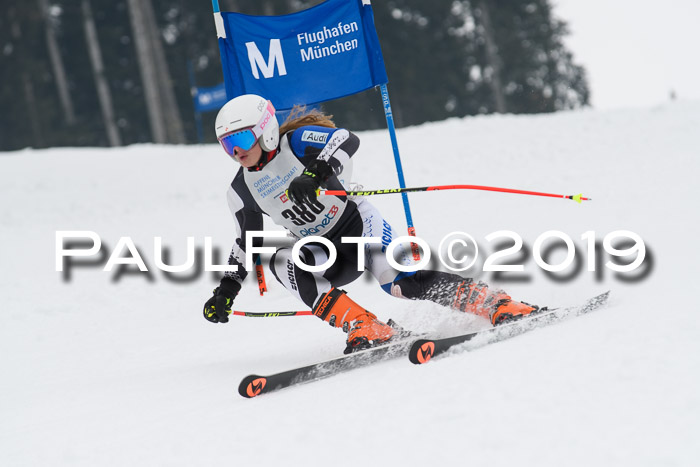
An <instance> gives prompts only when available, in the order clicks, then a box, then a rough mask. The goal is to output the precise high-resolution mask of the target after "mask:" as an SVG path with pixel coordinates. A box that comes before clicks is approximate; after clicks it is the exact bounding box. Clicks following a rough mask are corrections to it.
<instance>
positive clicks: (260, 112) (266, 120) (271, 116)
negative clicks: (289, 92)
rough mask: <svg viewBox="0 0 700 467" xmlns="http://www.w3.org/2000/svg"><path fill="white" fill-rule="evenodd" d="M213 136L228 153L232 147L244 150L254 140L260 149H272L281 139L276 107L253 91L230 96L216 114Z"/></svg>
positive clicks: (251, 144)
mask: <svg viewBox="0 0 700 467" xmlns="http://www.w3.org/2000/svg"><path fill="white" fill-rule="evenodd" d="M216 139H218V140H219V143H221V146H222V147H223V148H224V150H225V151H226V153H227V154H228V155H229V156H232V155H233V148H234V147H239V148H241V149H244V150H246V151H247V150H248V149H250V148H252V147H253V146H254V145H255V142H256V141H257V142H259V143H260V147H261V148H262V150H263V151H265V152H270V151H274V150H275V149H277V144H278V143H279V140H280V135H279V122H278V121H277V117H275V108H274V107H273V105H272V103H271V102H270V101H268V100H267V99H265V98H264V97H260V96H258V95H255V94H244V95H242V96H238V97H235V98H233V99H231V100H230V101H228V102H227V103H226V104H224V106H223V107H221V110H219V113H218V114H217V116H216Z"/></svg>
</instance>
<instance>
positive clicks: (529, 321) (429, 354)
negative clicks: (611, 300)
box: [408, 291, 610, 365]
mask: <svg viewBox="0 0 700 467" xmlns="http://www.w3.org/2000/svg"><path fill="white" fill-rule="evenodd" d="M609 295H610V291H607V292H605V293H602V294H600V295H597V296H595V297H593V298H591V299H589V300H588V301H587V302H586V303H585V304H583V305H581V306H573V307H567V308H555V309H549V310H545V311H543V312H541V313H537V314H534V315H531V316H528V317H525V318H522V319H520V320H517V321H513V322H511V323H508V324H503V325H500V326H497V327H495V328H489V329H484V330H481V331H475V332H470V333H467V334H461V335H458V336H453V337H446V338H441V339H418V340H416V341H414V342H413V344H412V345H411V347H410V349H409V351H408V359H409V360H410V361H411V362H412V363H415V364H417V365H420V364H423V363H427V362H428V361H430V360H431V359H432V358H434V357H436V356H438V355H440V354H443V353H445V352H447V351H448V350H450V349H452V348H453V347H456V346H459V350H460V351H468V350H473V349H476V348H478V347H482V346H484V345H488V344H492V343H494V342H499V341H503V340H506V339H510V338H511V337H515V336H519V335H520V334H523V333H526V332H528V331H531V330H533V329H535V328H540V327H544V326H548V325H550V324H553V323H557V322H560V321H563V320H565V319H567V318H573V317H575V316H580V315H583V314H585V313H588V312H590V311H593V310H597V309H599V308H601V307H603V306H604V305H605V304H606V303H607V301H608V297H609Z"/></svg>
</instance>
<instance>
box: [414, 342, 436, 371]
mask: <svg viewBox="0 0 700 467" xmlns="http://www.w3.org/2000/svg"><path fill="white" fill-rule="evenodd" d="M433 355H435V342H433V341H431V340H428V339H419V340H417V341H415V342H414V343H413V344H412V345H411V350H410V351H409V353H408V359H409V360H410V361H411V363H414V364H416V365H422V364H423V363H428V361H430V359H431V358H433Z"/></svg>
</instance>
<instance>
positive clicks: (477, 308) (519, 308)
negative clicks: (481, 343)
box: [452, 281, 539, 326]
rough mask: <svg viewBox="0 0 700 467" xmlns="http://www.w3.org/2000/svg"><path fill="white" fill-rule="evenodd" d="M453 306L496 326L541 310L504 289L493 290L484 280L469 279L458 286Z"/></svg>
mask: <svg viewBox="0 0 700 467" xmlns="http://www.w3.org/2000/svg"><path fill="white" fill-rule="evenodd" d="M452 308H455V309H457V310H461V311H465V312H467V313H473V314H475V315H477V316H481V317H482V318H487V319H488V320H489V321H491V324H492V325H494V326H498V325H499V324H503V323H505V322H508V321H513V320H516V319H520V318H522V317H523V316H527V315H529V314H530V313H533V312H537V311H538V310H539V308H538V307H536V306H532V305H529V304H527V303H522V302H517V301H513V299H511V298H510V295H508V294H506V293H505V292H504V291H502V290H495V291H491V290H489V287H488V285H486V284H485V283H483V282H478V283H474V282H468V281H463V282H462V283H461V284H460V285H459V287H457V293H456V295H455V300H454V303H453V305H452Z"/></svg>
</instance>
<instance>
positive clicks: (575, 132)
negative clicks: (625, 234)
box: [0, 102, 700, 466]
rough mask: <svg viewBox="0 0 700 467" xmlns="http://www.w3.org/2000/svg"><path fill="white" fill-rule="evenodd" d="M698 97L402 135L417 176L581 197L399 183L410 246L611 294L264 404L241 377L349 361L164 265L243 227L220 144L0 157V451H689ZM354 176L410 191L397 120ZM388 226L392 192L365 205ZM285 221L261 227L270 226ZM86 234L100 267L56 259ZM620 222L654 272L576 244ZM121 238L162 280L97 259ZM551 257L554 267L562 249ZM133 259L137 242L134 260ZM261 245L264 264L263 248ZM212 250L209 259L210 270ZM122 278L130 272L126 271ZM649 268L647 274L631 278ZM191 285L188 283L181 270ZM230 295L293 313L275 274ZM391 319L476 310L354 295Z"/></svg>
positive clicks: (599, 461) (440, 454)
mask: <svg viewBox="0 0 700 467" xmlns="http://www.w3.org/2000/svg"><path fill="white" fill-rule="evenodd" d="M698 128H700V103H699V102H677V103H673V104H668V105H664V106H660V107H654V108H648V109H642V110H617V111H606V112H598V111H593V110H584V111H577V112H566V113H558V114H553V115H541V116H508V115H506V116H488V117H475V118H465V119H454V120H448V121H444V122H439V123H431V124H426V125H422V126H419V127H415V128H407V129H404V130H401V131H399V135H398V139H399V145H400V148H401V151H402V158H403V164H404V169H405V172H406V180H407V183H408V184H409V186H425V185H436V184H476V185H493V186H499V187H511V188H519V189H525V190H533V191H548V192H554V193H563V194H577V193H579V192H581V193H583V194H584V196H590V197H591V198H593V201H592V202H589V203H583V204H581V205H578V204H576V203H574V202H572V201H567V200H559V199H552V198H539V197H529V196H518V195H512V194H502V193H489V192H476V191H449V192H432V193H417V194H414V195H411V196H410V200H411V206H412V209H413V217H414V221H415V225H416V228H417V232H418V235H419V236H420V237H422V238H424V239H425V240H426V241H428V242H429V243H430V244H431V245H433V246H435V247H437V245H438V244H439V243H440V240H441V239H442V238H443V237H444V236H445V235H447V234H448V233H450V232H453V231H464V232H467V233H469V234H471V235H472V236H473V237H474V238H475V239H476V240H477V241H478V243H479V245H480V246H481V247H482V252H481V254H480V258H479V261H477V264H476V265H475V267H474V268H475V269H477V271H474V270H471V271H469V272H466V273H463V275H465V276H469V275H475V276H478V277H480V278H481V279H482V280H485V281H487V282H489V283H498V284H499V285H500V286H502V287H503V288H504V289H506V290H507V291H508V292H509V293H510V294H511V295H512V296H514V297H516V298H518V299H522V300H525V301H528V302H531V303H538V304H541V305H545V304H547V305H551V306H554V305H571V304H576V303H579V302H581V301H583V300H584V299H585V298H587V297H589V296H592V295H594V294H597V293H600V292H602V291H605V290H608V289H610V290H612V300H611V304H610V306H609V307H608V308H606V309H604V310H600V311H596V312H594V313H592V314H590V315H587V316H583V317H580V318H576V319H573V320H570V321H566V322H564V323H561V324H558V325H555V326H551V327H547V328H543V329H539V330H535V331H533V332H531V333H528V334H525V335H523V336H520V337H517V338H514V339H511V340H509V341H505V342H502V343H498V344H494V345H491V346H487V347H483V348H481V349H478V350H475V351H472V352H466V353H460V354H455V355H452V356H449V357H447V358H441V359H436V360H434V361H432V362H431V363H429V364H428V365H423V366H414V365H411V364H410V363H409V362H408V360H407V359H399V360H395V361H391V362H386V363H382V364H379V365H376V366H372V367H369V368H365V369H361V370H357V371H353V372H350V373H346V374H343V375H340V376H337V377H333V378H330V379H326V380H323V381H320V382H315V383H312V384H307V385H302V386H299V387H295V388H291V389H288V390H284V391H280V392H277V393H273V394H269V395H266V396H263V397H259V398H256V399H251V400H248V399H243V398H241V397H240V396H239V395H238V394H237V386H238V383H239V381H240V379H241V378H242V377H244V376H246V375H248V374H250V373H258V374H266V373H269V372H274V371H279V370H285V369H289V368H292V367H294V366H299V365H304V364H308V363H311V362H314V361H316V360H320V359H325V358H330V357H335V356H338V355H340V354H341V352H342V348H343V347H344V338H345V335H344V334H343V333H342V332H340V331H338V330H335V329H331V328H330V327H329V326H328V325H326V324H324V323H322V322H320V320H318V319H317V318H315V317H308V316H307V317H295V318H269V319H252V318H233V319H232V320H231V322H230V323H228V324H227V325H215V324H211V323H209V322H207V321H205V320H204V319H203V318H202V312H201V310H202V305H203V303H204V302H205V301H206V300H207V299H208V298H209V296H210V294H211V291H212V289H213V288H214V287H215V285H216V282H215V281H214V280H213V278H212V274H211V273H206V274H204V273H202V274H195V273H189V276H190V277H189V279H188V278H187V277H185V280H180V281H175V280H173V279H172V277H168V276H167V275H166V274H164V273H163V272H161V271H160V270H158V269H157V268H156V266H155V259H154V258H155V256H154V237H162V238H163V245H164V246H165V247H167V248H168V249H169V250H170V252H171V253H172V254H171V255H170V258H169V259H168V263H169V264H181V263H183V262H184V261H185V259H186V252H187V249H186V241H187V237H188V236H192V237H195V243H196V246H198V247H202V246H203V244H204V237H207V236H209V237H212V238H213V243H214V245H215V247H217V248H218V249H219V250H220V251H221V252H222V253H223V254H222V255H221V256H222V257H226V256H227V254H228V250H229V248H230V246H231V243H232V241H233V239H234V236H235V232H234V226H233V222H232V220H231V218H230V214H229V212H228V207H227V204H226V198H225V192H226V188H227V186H228V184H229V182H230V180H231V178H232V177H233V175H234V173H235V171H236V170H237V166H236V164H235V162H232V161H231V160H230V159H229V158H228V157H227V156H226V155H225V154H224V153H223V151H221V149H220V148H218V147H217V146H214V145H207V146H180V147H177V146H154V145H136V146H131V147H127V148H120V149H91V148H63V149H50V150H39V151H32V150H26V151H19V152H13V153H4V154H0V200H1V201H0V229H1V232H2V235H1V238H2V242H0V268H1V270H0V307H1V308H0V356H1V357H0V374H1V375H2V378H0V414H1V415H0V453H1V454H0V459H2V461H0V463H2V465H7V466H25V465H37V466H45V465H52V466H57V465H82V466H95V465H100V466H111V465H114V466H123V465H144V466H153V465H183V466H191V465H234V464H235V465H252V464H254V465H312V466H316V465H318V466H325V465H365V464H367V465H496V466H514V465H517V466H530V465H531V466H560V465H577V466H592V465H634V466H641V465H654V466H656V465H669V466H675V465H697V464H695V462H697V460H698V458H700V448H699V444H698V442H697V441H698V439H699V437H700V396H699V395H700V387H699V384H698V382H699V381H700V375H699V374H698V373H699V371H700V333H699V331H700V325H699V323H700V319H699V318H698V305H697V303H698V301H697V298H696V296H695V292H696V291H697V290H698V287H697V281H698V260H699V259H700V258H699V257H698V256H699V255H698V245H697V242H698V238H700V228H699V227H700V221H699V220H698V208H697V203H698V199H699V198H700V189H698V185H697V183H698V175H699V174H700V170H699V169H700V162H699V157H698V156H700V139H698ZM360 137H361V139H362V146H361V148H360V151H359V152H358V153H357V154H356V155H355V157H354V161H355V162H354V176H353V179H354V180H355V181H357V182H359V183H362V185H364V186H365V188H368V189H369V188H384V187H395V186H397V181H396V180H397V179H396V175H395V170H394V165H393V164H394V162H393V158H392V155H391V147H390V142H389V137H388V135H387V133H386V132H383V131H377V132H365V133H361V134H360ZM371 201H372V202H373V203H376V205H377V206H378V207H379V208H380V209H381V210H382V212H383V213H384V214H385V215H386V216H387V217H388V218H389V220H390V222H391V223H392V224H393V225H394V226H395V228H396V229H397V230H398V231H399V232H403V231H405V220H404V218H403V209H402V205H401V200H400V197H399V196H396V195H387V196H377V197H374V198H372V200H371ZM270 227H271V228H274V227H273V226H270ZM79 230H80V231H93V232H95V233H97V234H98V235H99V236H100V237H101V239H102V243H103V245H102V247H103V252H104V255H105V256H104V257H103V258H102V265H99V264H96V263H97V261H95V260H94V258H92V259H89V260H90V261H93V264H92V265H88V266H85V265H83V266H81V267H75V268H71V269H70V278H69V279H68V278H67V277H66V276H65V275H64V274H62V273H60V272H57V271H56V264H55V263H56V232H57V231H79ZM499 230H510V231H514V232H517V233H518V234H519V235H520V236H521V237H522V238H523V241H524V243H525V246H526V247H528V251H527V252H526V254H522V253H520V254H517V255H514V256H511V257H508V258H506V259H505V260H504V261H507V262H510V263H518V262H520V263H522V264H524V266H525V271H524V272H523V273H518V274H517V275H516V276H518V277H519V278H520V279H521V280H513V277H512V276H513V274H505V275H502V276H501V277H494V274H493V273H479V272H478V271H479V270H480V268H481V266H482V265H483V260H484V259H485V256H487V255H488V254H490V252H492V251H494V249H495V248H494V245H493V244H491V243H489V242H488V241H486V239H485V237H486V236H487V235H488V234H489V233H492V232H496V231H499ZM549 230H558V231H561V232H564V233H566V234H567V235H569V236H570V237H571V238H572V239H573V242H574V243H575V244H576V246H577V248H578V250H579V251H578V252H577V255H576V258H580V259H581V261H582V263H581V264H582V267H581V269H580V270H579V271H575V270H574V271H573V273H571V268H570V269H567V270H566V271H564V272H563V273H562V274H565V275H568V276H569V277H568V278H566V279H565V280H559V281H557V280H554V279H552V278H550V277H548V276H547V275H545V274H544V273H543V272H542V271H541V270H540V269H539V268H538V266H537V265H536V264H535V262H534V259H533V257H532V253H531V251H532V247H533V243H534V242H535V240H536V238H537V237H538V236H539V235H540V234H542V233H544V232H546V231H549ZM616 230H628V231H632V232H634V233H636V234H638V235H639V236H641V238H642V239H643V240H644V242H645V244H646V247H647V253H648V254H647V259H646V260H645V262H644V263H643V265H642V269H640V270H639V271H636V272H634V273H629V274H622V275H616V274H615V273H614V272H613V271H611V270H609V269H607V268H606V267H605V265H604V264H605V262H606V261H608V260H609V257H608V256H607V254H603V255H602V257H601V258H602V261H601V262H600V263H599V264H598V265H597V272H589V271H587V263H586V258H587V256H586V255H587V253H586V249H585V248H586V242H585V241H584V240H582V239H581V236H582V235H583V234H584V233H585V232H588V231H594V232H595V238H596V239H597V240H599V241H602V240H603V238H604V237H605V235H607V234H608V233H610V232H612V231H616ZM121 237H130V238H131V239H132V240H133V242H134V244H135V245H136V246H137V248H138V251H139V253H140V254H141V255H142V256H143V259H144V261H145V262H146V264H147V265H148V267H149V270H150V273H149V274H145V273H139V272H136V273H129V274H121V275H116V274H115V271H116V269H115V271H112V272H105V271H103V270H102V266H103V265H104V261H105V260H106V259H107V256H108V255H110V254H112V253H113V252H114V250H115V247H116V246H117V242H118V241H119V239H120V238H121ZM555 253H556V254H555V255H553V257H552V258H551V259H550V262H552V263H556V262H559V261H561V259H562V258H563V256H564V250H563V249H560V250H557V251H556V252H555ZM121 255H122V256H129V254H128V251H126V250H124V251H122V252H121ZM267 257H269V255H267ZM217 264H218V263H217ZM129 271H131V272H133V271H134V268H133V267H132V268H130V269H129ZM640 271H642V272H644V271H646V273H645V274H641V275H640ZM185 275H186V276H187V275H188V274H185ZM267 283H268V286H269V293H268V294H266V296H265V297H263V298H261V297H259V294H258V292H257V287H256V284H255V281H254V280H253V278H252V277H250V280H247V281H246V284H245V286H244V290H243V292H242V293H241V295H240V296H239V298H238V299H237V300H236V303H235V305H236V307H237V308H238V309H243V310H252V311H279V310H288V309H303V308H304V307H303V305H302V304H300V303H296V302H295V301H294V299H292V298H291V297H290V296H289V295H288V294H287V293H286V291H285V290H284V289H283V288H282V287H281V286H280V285H279V284H277V283H276V281H275V279H274V277H273V276H272V274H271V273H270V272H269V269H268V270H267ZM347 289H348V291H349V293H350V294H351V295H352V296H353V297H354V298H355V299H356V300H357V301H358V302H360V303H361V304H363V305H365V306H366V307H367V308H369V309H371V310H372V311H374V312H375V313H376V314H377V315H379V317H380V318H382V319H388V318H390V317H391V318H394V319H395V320H396V321H397V322H399V323H401V324H402V325H403V326H405V327H408V328H411V329H416V330H426V331H430V330H435V331H438V332H441V333H447V334H449V333H458V332H460V331H465V330H469V329H476V328H483V327H487V326H488V324H487V323H485V322H483V321H481V320H480V319H478V318H474V317H470V316H465V315H460V314H458V313H456V312H452V311H449V310H445V309H441V308H440V307H438V306H436V305H433V304H430V303H425V302H411V301H403V300H401V299H398V298H394V297H391V296H389V295H387V294H385V293H384V292H382V291H381V290H380V289H379V287H378V286H377V284H376V283H374V282H373V280H372V279H371V278H362V279H361V280H359V281H358V282H356V283H354V284H352V285H350V286H348V287H347Z"/></svg>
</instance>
